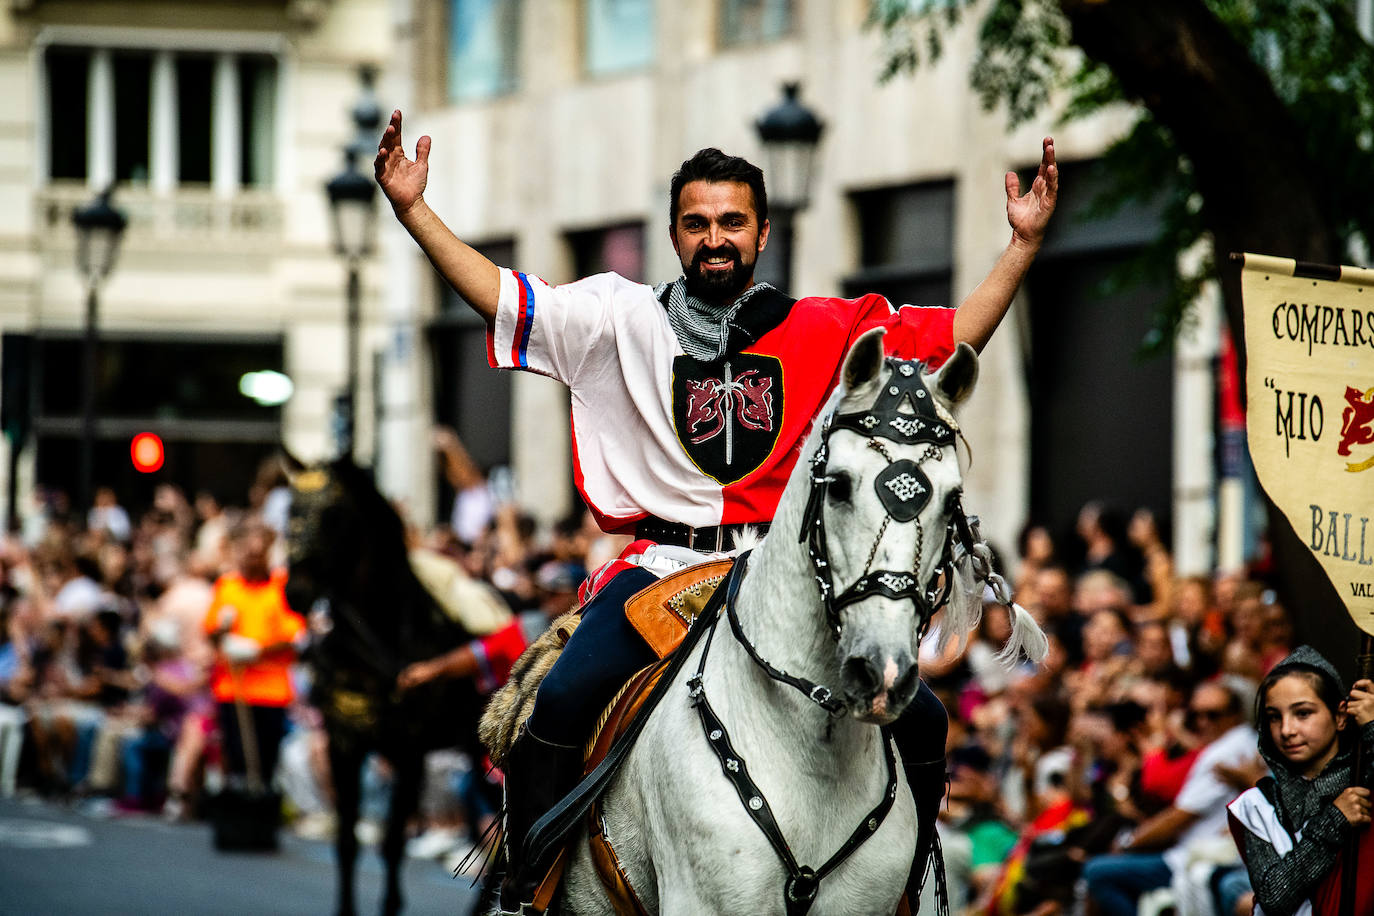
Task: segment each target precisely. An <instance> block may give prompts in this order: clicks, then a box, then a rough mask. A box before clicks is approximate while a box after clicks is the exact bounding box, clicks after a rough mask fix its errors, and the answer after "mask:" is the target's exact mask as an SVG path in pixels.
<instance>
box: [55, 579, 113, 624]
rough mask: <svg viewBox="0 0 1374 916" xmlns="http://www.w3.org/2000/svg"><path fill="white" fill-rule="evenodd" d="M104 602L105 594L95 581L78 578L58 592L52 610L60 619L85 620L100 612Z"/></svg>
mask: <svg viewBox="0 0 1374 916" xmlns="http://www.w3.org/2000/svg"><path fill="white" fill-rule="evenodd" d="M104 601H105V593H104V592H103V591H101V588H100V586H99V585H98V584H96V582H95V581H94V580H92V579H88V578H86V577H85V576H77V577H76V578H75V579H72V580H70V581H68V582H67V583H66V584H65V585H63V586H62V587H61V588H60V589H58V590H57V594H56V595H54V596H53V600H52V609H53V613H55V614H56V615H57V616H58V617H72V618H85V617H90V616H92V615H94V614H95V612H96V611H98V610H100V606H101V605H102V604H103V603H104Z"/></svg>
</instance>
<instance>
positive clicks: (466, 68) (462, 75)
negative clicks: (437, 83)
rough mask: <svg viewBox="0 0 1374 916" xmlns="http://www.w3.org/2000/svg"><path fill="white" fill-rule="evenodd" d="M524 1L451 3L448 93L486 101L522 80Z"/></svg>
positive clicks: (461, 98)
mask: <svg viewBox="0 0 1374 916" xmlns="http://www.w3.org/2000/svg"><path fill="white" fill-rule="evenodd" d="M520 7H521V3H520V0H450V3H449V11H450V17H449V64H448V92H449V98H451V99H453V100H455V101H467V100H471V99H485V98H490V97H492V96H496V95H501V94H502V93H506V92H510V91H512V90H513V89H515V87H516V85H517V83H518V80H519V57H520Z"/></svg>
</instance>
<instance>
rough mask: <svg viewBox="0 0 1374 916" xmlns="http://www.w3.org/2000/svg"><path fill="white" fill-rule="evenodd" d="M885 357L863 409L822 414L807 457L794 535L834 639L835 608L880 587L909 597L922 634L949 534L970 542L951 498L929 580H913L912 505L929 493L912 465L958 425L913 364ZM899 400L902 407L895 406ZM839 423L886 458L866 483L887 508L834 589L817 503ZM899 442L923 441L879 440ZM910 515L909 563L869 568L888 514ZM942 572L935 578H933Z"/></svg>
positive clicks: (915, 511) (950, 552)
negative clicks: (907, 453)
mask: <svg viewBox="0 0 1374 916" xmlns="http://www.w3.org/2000/svg"><path fill="white" fill-rule="evenodd" d="M884 362H885V364H886V365H887V366H888V367H889V368H890V370H891V372H890V374H889V376H888V379H887V380H886V382H884V387H883V391H882V392H881V393H880V394H879V396H878V398H877V399H876V400H875V401H874V403H873V405H872V406H871V407H870V408H868V409H867V410H861V411H856V412H854V413H847V414H834V415H832V416H830V417H828V418H827V419H826V421H825V426H824V427H823V428H822V430H821V442H820V445H819V446H818V447H817V449H816V453H815V454H814V455H813V456H812V457H811V494H810V497H809V498H808V499H807V503H806V512H805V514H804V515H803V517H802V526H801V531H800V532H798V536H797V540H798V541H804V542H806V544H807V552H808V553H809V554H810V556H811V565H812V567H813V569H814V571H815V579H816V587H817V588H818V589H819V590H820V593H821V603H822V604H823V605H824V607H825V614H826V621H827V622H828V623H829V625H830V631H831V634H832V635H833V636H834V637H835V638H836V639H839V636H840V628H841V624H840V611H842V610H843V609H844V608H845V607H847V606H849V605H851V604H854V603H856V602H859V601H862V600H864V599H865V598H868V597H870V596H872V595H883V596H884V597H887V598H891V599H893V600H896V601H902V600H909V601H911V602H913V603H914V604H915V605H916V610H917V612H918V613H919V615H920V621H921V622H920V631H919V634H918V635H919V636H924V635H925V631H926V628H927V627H928V626H929V625H930V618H931V616H932V615H933V614H934V613H935V612H936V611H937V610H939V609H940V607H941V606H943V605H944V603H945V602H946V601H947V600H948V599H949V593H950V586H951V583H952V579H953V577H952V576H950V575H949V572H950V569H951V566H952V562H953V559H954V547H955V543H956V542H963V543H964V544H965V545H967V546H969V547H970V548H971V535H970V533H969V531H968V522H967V518H966V517H965V516H964V511H963V507H962V505H961V504H959V503H957V502H956V503H955V504H954V505H953V506H952V507H951V509H952V516H951V518H950V521H949V524H948V526H947V528H946V531H945V537H944V540H943V543H942V548H941V555H940V561H939V563H938V564H937V565H936V567H935V569H934V572H933V574H932V576H931V583H932V587H930V588H926V587H924V586H923V585H922V583H921V581H920V569H921V560H922V557H923V556H924V551H925V529H924V528H922V527H921V521H920V518H919V516H920V513H921V510H922V509H924V508H925V506H926V504H927V503H928V502H929V501H930V498H931V495H932V487H931V484H930V478H928V477H927V476H926V475H925V472H924V471H922V470H921V468H920V465H921V464H922V463H923V462H924V461H926V460H927V459H928V458H934V459H936V460H937V461H938V460H940V459H941V457H942V456H943V452H942V451H941V449H942V448H944V447H945V446H948V445H953V444H954V441H955V437H956V436H957V435H958V434H959V427H958V425H957V424H956V423H955V422H954V420H953V418H952V417H949V416H947V415H946V416H941V415H940V410H939V408H938V407H937V405H936V403H935V398H934V396H933V395H932V394H931V393H930V391H929V389H927V388H926V386H925V383H924V382H922V381H921V373H920V367H921V364H920V363H917V362H913V361H910V360H902V359H896V358H894V357H888V358H887V359H886V360H885V361H884ZM904 407H905V408H906V409H905V410H904V409H903V408H904ZM840 429H845V430H849V431H850V432H854V433H857V434H858V435H860V436H863V437H864V438H866V439H867V440H868V447H869V448H871V449H873V450H874V451H876V452H878V453H879V454H880V455H882V456H883V457H884V458H886V459H887V467H886V468H885V469H884V470H883V471H882V472H881V473H880V474H878V476H877V479H876V480H875V481H874V489H875V491H876V492H877V494H878V499H879V500H880V501H881V502H882V504H883V508H884V509H886V510H887V514H886V516H884V518H883V521H882V524H881V525H879V527H878V532H877V534H876V535H875V537H874V539H873V545H872V547H871V548H869V552H868V560H867V562H866V563H865V564H864V571H863V574H862V575H861V576H860V577H859V578H858V579H857V580H856V581H855V582H854V583H853V584H852V585H850V586H849V587H848V588H847V589H845V590H844V591H843V592H841V593H840V594H838V595H836V594H835V585H834V581H833V579H832V577H831V566H830V553H829V550H828V548H827V546H826V541H827V537H826V527H825V513H824V512H823V511H822V509H823V507H824V505H825V494H826V490H827V488H828V486H829V484H830V482H831V480H832V478H831V477H830V475H829V474H828V472H827V467H826V466H827V464H828V462H829V460H830V437H831V435H832V434H834V432H835V431H836V430H840ZM884 439H886V440H888V441H891V442H895V443H898V444H901V445H918V444H921V443H925V445H926V449H925V451H923V452H922V453H921V455H920V457H919V458H918V459H917V460H915V461H912V460H911V459H909V458H901V459H894V458H893V457H892V453H891V452H890V451H889V450H888V448H887V446H886V445H885V444H884V442H883V441H882V440H884ZM893 521H896V522H912V521H914V522H915V523H916V526H917V530H916V555H915V556H914V557H913V558H912V564H911V568H910V569H903V570H893V569H879V570H874V569H873V562H874V560H875V558H876V557H877V554H878V547H879V545H880V544H881V543H882V539H883V535H885V534H886V533H887V529H888V525H889V524H890V523H891V522H893ZM941 578H943V580H944V581H943V585H934V583H937V582H939V581H940V580H941Z"/></svg>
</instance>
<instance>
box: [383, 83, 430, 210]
mask: <svg viewBox="0 0 1374 916" xmlns="http://www.w3.org/2000/svg"><path fill="white" fill-rule="evenodd" d="M429 146H430V139H429V137H428V136H424V137H421V138H420V139H419V141H418V142H417V143H416V144H415V158H414V159H407V158H406V153H405V148H404V147H403V146H402V145H401V111H400V109H399V108H398V109H396V110H395V111H393V112H392V113H391V123H390V124H388V125H387V126H386V130H385V131H384V132H383V133H382V141H381V144H380V145H379V146H378V148H377V158H376V160H374V161H373V163H372V167H373V171H374V172H375V173H376V175H377V184H379V185H381V188H382V193H383V194H385V195H386V199H387V200H388V201H390V202H391V208H392V209H393V210H395V211H396V215H397V216H398V217H401V216H404V214H405V213H406V212H407V211H409V210H410V209H411V208H412V207H414V206H415V204H417V203H418V202H419V201H420V200H422V199H423V197H424V193H425V184H426V183H427V182H428V181H429Z"/></svg>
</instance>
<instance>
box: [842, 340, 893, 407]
mask: <svg viewBox="0 0 1374 916" xmlns="http://www.w3.org/2000/svg"><path fill="white" fill-rule="evenodd" d="M885 333H887V332H886V331H884V330H883V329H882V328H874V329H873V330H871V331H865V332H864V333H863V334H861V335H860V336H859V339H858V340H856V341H854V345H853V346H852V347H850V348H849V353H848V355H846V356H845V358H844V370H843V372H842V374H841V376H840V377H841V378H843V379H844V389H845V393H846V394H847V395H848V396H850V397H853V396H855V395H856V394H859V393H860V392H862V391H863V389H865V388H866V387H869V386H872V385H876V384H878V383H879V382H880V381H881V377H882V372H883V359H884V356H885V354H884V353H883V335H884V334H885Z"/></svg>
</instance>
